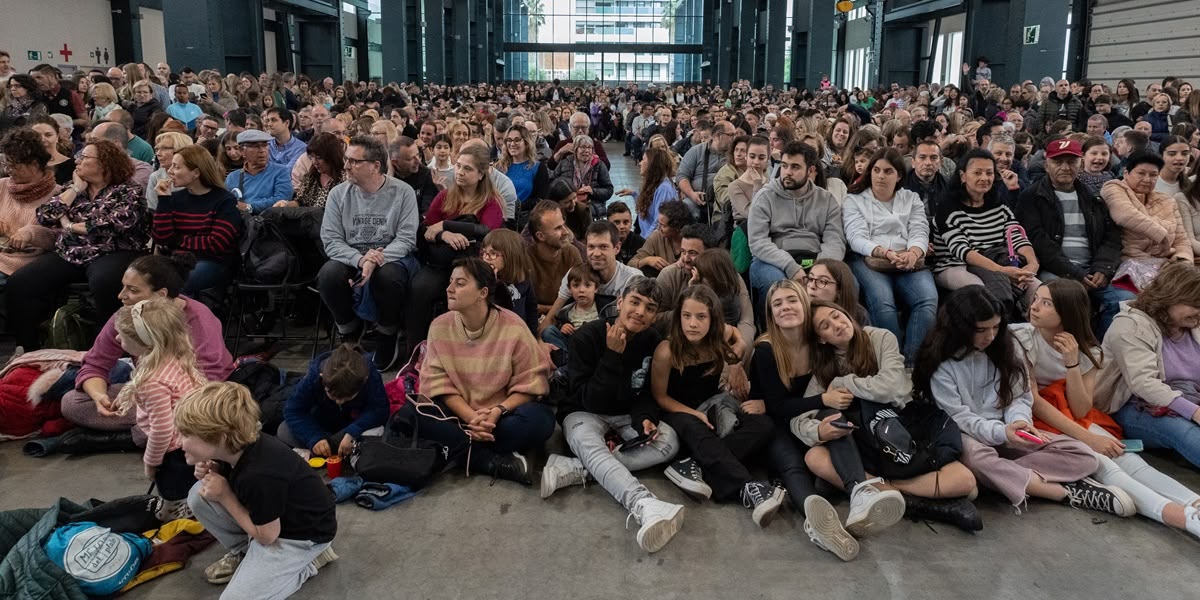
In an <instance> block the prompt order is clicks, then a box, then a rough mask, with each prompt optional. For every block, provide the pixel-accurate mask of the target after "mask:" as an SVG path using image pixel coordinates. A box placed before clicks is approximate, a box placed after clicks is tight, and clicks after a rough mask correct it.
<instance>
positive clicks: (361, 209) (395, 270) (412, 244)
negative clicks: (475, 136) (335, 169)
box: [317, 135, 420, 371]
mask: <svg viewBox="0 0 1200 600" xmlns="http://www.w3.org/2000/svg"><path fill="white" fill-rule="evenodd" d="M387 167H388V154H387V149H386V148H384V146H383V144H382V143H381V142H380V141H378V140H376V139H375V138H373V137H371V136H367V135H360V136H355V137H354V138H353V139H351V140H350V146H349V147H348V148H346V181H344V182H342V183H339V184H338V185H336V186H334V188H333V189H332V190H330V191H329V199H328V200H327V201H326V203H325V216H324V219H323V221H322V222H321V241H322V242H323V243H324V245H325V254H326V255H328V256H329V262H326V263H325V266H323V267H321V272H320V274H319V275H317V287H318V288H319V289H320V292H321V300H322V301H323V302H324V303H325V305H326V306H328V307H329V311H330V312H331V313H333V319H334V321H335V322H336V323H337V328H338V332H339V333H341V334H342V337H343V338H344V339H348V340H356V339H357V338H358V334H359V333H360V332H361V329H362V323H361V321H360V320H359V318H358V316H357V315H355V312H354V299H353V290H352V289H351V287H352V286H367V285H368V284H369V288H368V289H369V290H370V293H371V295H372V296H373V297H374V299H375V306H376V307H378V310H379V315H378V318H379V321H378V323H377V324H376V331H377V332H378V333H379V335H380V339H379V341H378V343H377V345H376V349H375V356H374V360H375V366H376V367H377V368H378V369H379V370H380V371H386V370H388V369H390V368H392V365H393V363H395V362H396V359H397V358H398V357H400V356H401V353H400V351H399V346H400V336H399V328H400V318H401V314H400V313H401V309H402V307H403V306H404V304H405V302H406V301H407V299H408V287H409V282H410V281H411V279H412V276H413V275H414V274H415V273H416V272H417V269H419V268H420V265H419V264H418V263H417V259H416V257H415V253H416V249H417V227H418V225H419V224H420V217H419V216H418V214H417V197H416V194H414V193H413V189H412V188H411V187H409V185H408V184H407V183H404V182H403V181H400V180H399V179H396V178H394V177H388V175H387Z"/></svg>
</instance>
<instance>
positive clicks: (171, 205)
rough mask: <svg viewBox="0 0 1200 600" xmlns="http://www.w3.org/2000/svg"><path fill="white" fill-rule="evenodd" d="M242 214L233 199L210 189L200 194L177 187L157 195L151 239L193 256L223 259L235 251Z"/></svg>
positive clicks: (220, 191) (235, 252)
mask: <svg viewBox="0 0 1200 600" xmlns="http://www.w3.org/2000/svg"><path fill="white" fill-rule="evenodd" d="M241 234H242V214H241V213H240V212H239V211H238V207H237V199H236V198H234V197H233V194H230V193H229V192H228V191H226V190H223V189H221V188H213V189H211V190H209V192H208V193H207V194H204V195H203V196H197V195H195V194H192V193H191V192H189V191H187V190H186V189H184V190H179V191H176V192H173V193H172V194H171V195H170V196H159V197H158V210H157V211H156V212H155V213H154V242H155V243H156V244H158V245H159V246H161V247H164V248H166V249H167V250H170V251H174V250H186V251H188V252H191V253H193V254H195V255H196V258H200V259H208V260H215V261H219V262H225V261H230V260H233V259H234V258H235V257H236V256H237V253H238V243H239V241H240V239H241Z"/></svg>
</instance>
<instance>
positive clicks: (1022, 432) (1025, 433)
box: [1016, 429, 1046, 446]
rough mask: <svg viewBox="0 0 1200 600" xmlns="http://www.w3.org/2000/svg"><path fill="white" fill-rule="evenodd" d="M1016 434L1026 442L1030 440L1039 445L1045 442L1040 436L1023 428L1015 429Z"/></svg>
mask: <svg viewBox="0 0 1200 600" xmlns="http://www.w3.org/2000/svg"><path fill="white" fill-rule="evenodd" d="M1016 434H1017V437H1019V438H1021V439H1023V440H1025V441H1027V442H1030V443H1032V444H1037V445H1039V446H1040V445H1042V444H1045V443H1046V442H1045V441H1044V440H1042V438H1040V437H1038V436H1036V435H1033V434H1032V433H1029V432H1028V431H1025V430H1024V429H1018V430H1017V431H1016Z"/></svg>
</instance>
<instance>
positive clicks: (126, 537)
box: [45, 521, 152, 596]
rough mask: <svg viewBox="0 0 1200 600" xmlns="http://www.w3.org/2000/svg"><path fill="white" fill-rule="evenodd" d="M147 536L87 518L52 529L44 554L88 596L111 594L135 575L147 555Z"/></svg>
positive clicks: (148, 546) (149, 548)
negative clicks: (120, 531) (116, 529)
mask: <svg viewBox="0 0 1200 600" xmlns="http://www.w3.org/2000/svg"><path fill="white" fill-rule="evenodd" d="M151 548H152V544H151V543H150V540H148V539H146V538H144V537H142V536H139V535H135V534H132V533H113V531H112V530H111V529H108V528H106V527H101V526H99V525H97V524H95V523H92V522H89V521H81V522H79V523H70V524H67V525H63V526H62V527H59V528H58V529H55V530H54V533H53V534H51V535H50V538H49V539H47V540H46V546H45V549H46V554H47V555H48V556H49V557H50V560H52V561H54V564H56V565H58V566H59V567H62V569H63V570H64V571H66V572H67V573H68V574H70V575H71V576H72V577H74V578H75V581H77V582H78V583H79V589H81V590H83V593H85V594H87V595H89V596H110V595H112V594H115V593H117V592H119V591H121V588H123V587H125V584H127V583H129V580H130V579H133V576H134V575H137V572H138V569H140V568H141V565H142V560H144V559H145V558H146V557H147V556H149V555H150V550H151Z"/></svg>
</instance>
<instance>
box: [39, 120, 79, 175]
mask: <svg viewBox="0 0 1200 600" xmlns="http://www.w3.org/2000/svg"><path fill="white" fill-rule="evenodd" d="M29 128H30V129H33V131H34V133H36V134H38V136H40V137H41V138H42V146H43V147H45V148H46V152H49V153H50V163H49V164H50V168H51V169H53V170H54V182H55V183H57V184H59V185H66V184H68V183H71V175H72V174H74V173H75V159H73V158H71V157H70V154H71V143H70V141H69V139H68V140H67V141H66V143H65V144H64V143H63V141H64V140H63V139H62V137H60V132H61V130H60V129H59V127H58V122H57V121H55V120H54V119H52V118H50V117H48V116H46V115H41V116H37V117H32V118H30V119H29Z"/></svg>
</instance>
